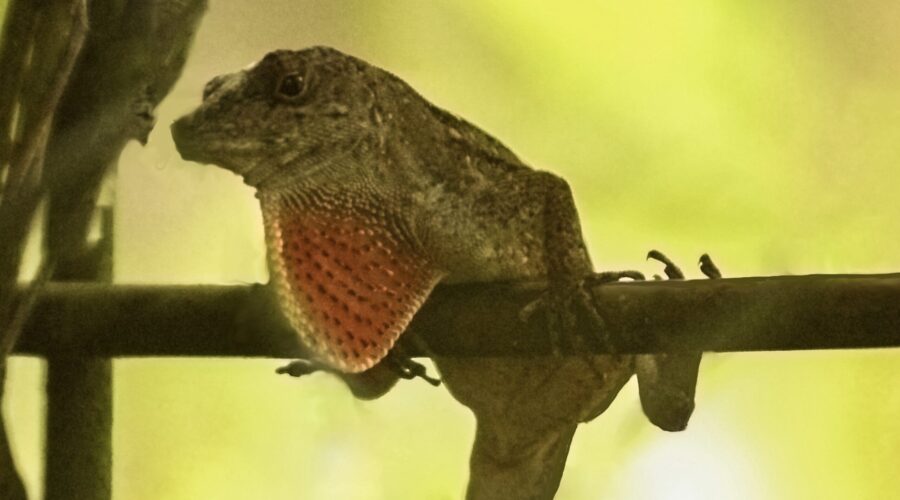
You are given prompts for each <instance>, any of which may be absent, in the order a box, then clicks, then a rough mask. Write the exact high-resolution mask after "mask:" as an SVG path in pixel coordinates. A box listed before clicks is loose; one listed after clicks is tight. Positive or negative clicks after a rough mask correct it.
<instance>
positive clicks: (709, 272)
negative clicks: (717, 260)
mask: <svg viewBox="0 0 900 500" xmlns="http://www.w3.org/2000/svg"><path fill="white" fill-rule="evenodd" d="M700 272H702V273H703V275H704V276H706V277H707V278H709V279H718V278H721V277H722V273H721V272H720V271H719V268H718V267H716V265H715V264H714V263H713V261H712V258H710V256H709V254H708V253H705V254H703V255H701V256H700Z"/></svg>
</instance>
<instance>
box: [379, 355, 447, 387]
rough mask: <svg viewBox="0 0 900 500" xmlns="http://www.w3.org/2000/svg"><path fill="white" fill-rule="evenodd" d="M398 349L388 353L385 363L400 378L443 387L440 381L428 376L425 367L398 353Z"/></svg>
mask: <svg viewBox="0 0 900 500" xmlns="http://www.w3.org/2000/svg"><path fill="white" fill-rule="evenodd" d="M397 349H398V347H397V346H395V347H394V349H392V350H391V351H390V352H388V355H387V357H386V358H385V361H386V362H387V366H388V367H389V368H390V369H391V370H392V371H393V372H394V373H396V374H397V375H398V376H399V377H400V378H402V379H406V380H412V379H415V378H421V379H422V380H424V381H426V382H428V383H429V384H431V385H433V386H435V387H437V386H439V385H441V380H440V379H437V378H434V377H431V376H429V375H428V370H427V369H426V368H425V366H424V365H422V364H420V363H416V362H415V361H413V360H412V358H410V357H408V356H406V355H404V354H403V353H402V352H398V351H397Z"/></svg>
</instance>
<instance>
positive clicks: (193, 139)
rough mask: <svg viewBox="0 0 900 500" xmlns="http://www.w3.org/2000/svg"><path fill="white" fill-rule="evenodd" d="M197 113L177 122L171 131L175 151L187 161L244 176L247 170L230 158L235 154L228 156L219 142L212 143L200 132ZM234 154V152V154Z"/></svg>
mask: <svg viewBox="0 0 900 500" xmlns="http://www.w3.org/2000/svg"><path fill="white" fill-rule="evenodd" d="M194 116H195V113H191V114H188V115H185V116H182V117H181V118H179V119H177V120H175V121H174V122H173V123H172V125H171V127H170V130H171V132H172V139H173V140H174V141H175V150H176V151H178V154H179V155H181V157H182V158H183V159H185V160H187V161H192V162H196V163H202V164H207V165H217V166H219V167H222V168H224V169H226V170H230V171H232V172H234V173H236V174H238V175H244V174H245V173H246V170H247V168H246V167H243V168H242V166H241V165H240V164H236V162H234V161H229V158H230V157H232V156H234V154H228V152H226V151H222V150H221V148H218V147H216V146H215V145H216V144H217V141H210V140H209V138H208V137H205V134H203V133H202V131H200V130H198V127H197V124H196V121H197V120H196V119H195V118H194ZM233 153H234V152H233Z"/></svg>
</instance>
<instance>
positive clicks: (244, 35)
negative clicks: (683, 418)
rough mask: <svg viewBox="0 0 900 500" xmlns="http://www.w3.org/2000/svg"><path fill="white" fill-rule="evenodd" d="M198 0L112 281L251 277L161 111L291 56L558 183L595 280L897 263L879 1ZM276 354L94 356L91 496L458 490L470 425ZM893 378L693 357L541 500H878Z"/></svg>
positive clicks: (890, 104)
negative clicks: (105, 368)
mask: <svg viewBox="0 0 900 500" xmlns="http://www.w3.org/2000/svg"><path fill="white" fill-rule="evenodd" d="M210 3H211V4H212V5H211V6H210V9H209V12H208V14H207V15H206V17H205V19H204V20H203V22H202V24H201V28H200V31H199V32H198V35H197V40H196V44H195V46H194V50H193V52H192V55H191V57H190V60H189V61H188V64H187V66H186V68H185V72H184V76H183V78H182V79H181V81H180V82H179V84H178V85H177V87H176V88H175V90H174V91H173V92H172V94H171V95H170V96H169V97H168V99H166V100H165V101H164V103H163V105H162V106H161V108H160V109H159V113H158V114H159V126H158V127H157V129H156V130H155V131H154V133H153V135H152V136H151V139H150V142H149V144H148V145H147V146H146V147H144V148H141V147H140V146H138V145H137V144H132V145H130V146H129V147H128V148H127V149H126V151H125V153H124V154H123V156H122V160H121V164H120V168H119V175H118V178H117V179H116V180H115V191H116V197H117V206H118V212H117V213H118V215H117V218H118V219H117V232H116V239H115V244H116V254H115V264H116V268H115V275H116V280H117V281H118V282H122V283H230V284H238V283H247V282H253V281H261V280H265V279H266V272H265V266H264V260H263V259H264V250H263V239H262V230H261V220H260V215H259V213H258V209H257V206H256V202H255V200H254V199H253V197H252V192H251V190H250V189H249V188H247V187H245V186H244V185H243V184H242V183H241V182H240V180H239V179H238V178H237V177H235V176H233V175H231V174H229V173H226V172H224V171H222V170H218V169H215V168H212V167H208V166H199V165H196V164H189V163H185V162H183V161H181V160H180V158H179V157H178V155H177V154H176V153H175V150H174V148H173V145H172V140H171V137H170V136H169V132H168V124H169V122H171V121H172V120H173V119H174V118H175V117H177V116H178V115H180V114H182V113H184V112H186V111H188V110H190V109H191V108H192V107H193V106H195V105H197V104H198V103H199V100H200V93H201V89H202V87H203V84H204V82H206V81H207V80H208V79H209V78H211V77H212V76H214V75H216V74H219V73H223V72H230V71H234V70H236V69H238V68H241V67H243V66H245V65H247V64H248V63H250V62H252V61H254V60H257V59H259V58H260V57H262V55H264V54H265V53H266V52H267V51H269V50H272V49H276V48H302V47H305V46H308V45H313V44H325V45H332V46H335V47H337V48H339V49H341V50H344V51H346V52H349V53H351V54H354V55H357V56H359V57H361V58H363V59H365V60H367V61H370V62H372V63H374V64H376V65H378V66H381V67H384V68H386V69H389V70H391V71H393V72H394V73H396V74H398V75H400V76H401V77H402V78H404V79H405V80H407V81H408V82H409V83H411V84H412V85H413V86H414V87H415V88H417V89H418V90H419V91H420V92H421V93H422V94H423V95H425V96H426V97H427V98H429V99H430V100H432V101H433V102H434V103H436V104H438V105H440V106H442V107H445V108H447V109H449V110H452V111H454V112H456V113H458V114H460V115H462V116H465V117H466V118H468V119H470V120H471V121H473V122H474V123H476V124H479V125H480V126H482V127H483V128H484V129H485V130H487V131H488V132H490V133H492V134H493V135H495V136H496V137H498V138H499V139H501V140H502V141H504V142H505V143H506V144H507V145H508V146H510V147H511V148H512V149H513V150H514V151H516V152H517V153H518V154H520V155H521V156H522V157H523V158H525V159H526V160H527V161H529V162H530V163H531V164H532V165H534V166H536V167H539V168H543V169H547V170H551V171H553V172H556V173H558V174H560V175H562V176H564V177H566V178H567V179H569V181H570V183H571V184H572V186H573V189H574V191H575V196H576V200H577V203H578V206H579V208H580V211H581V215H582V218H583V226H584V231H585V235H586V237H587V239H588V243H589V246H590V248H591V251H592V254H593V256H594V259H595V263H596V264H597V265H598V267H600V268H634V267H637V268H639V269H642V270H644V271H647V272H659V269H658V268H655V267H653V266H651V265H650V264H647V263H645V262H644V260H643V256H644V255H645V254H646V252H647V250H649V249H650V248H659V249H661V250H663V251H665V252H667V253H668V254H669V256H670V257H672V258H673V259H675V260H676V261H678V262H679V263H680V264H681V265H682V267H683V268H685V269H687V270H693V269H694V268H693V263H694V262H696V258H697V257H698V256H699V255H700V254H701V253H703V252H709V253H711V254H712V255H713V257H714V258H715V259H716V261H717V262H718V263H719V265H720V267H721V268H722V270H723V272H724V273H725V274H726V275H727V276H743V275H770V274H786V273H790V274H803V273H815V272H827V273H875V272H890V271H900V239H898V237H897V235H898V232H900V202H898V194H900V174H898V172H897V169H898V167H900V57H898V54H900V3H898V2H896V1H894V0H864V1H850V0H835V1H829V2H820V1H814V0H797V1H794V2H777V1H773V0H762V1H758V2H740V1H736V0H728V1H725V0H718V1H713V0H683V1H681V2H668V1H660V0H638V1H634V2H615V1H567V0H560V1H556V2H541V1H537V0H515V1H513V0H505V1H500V0H494V1H489V0H481V1H465V2H462V1H456V2H453V1H433V2H421V1H416V0H379V1H373V0H365V1H362V0H359V1H337V0H319V1H288V0H279V1H261V2H249V1H247V2H236V1H224V0H218V1H216V0H211V2H210ZM2 4H3V2H2V1H0V5H2ZM690 274H692V275H693V276H695V277H696V276H697V275H698V274H699V273H697V272H696V271H693V272H692V273H690ZM278 365H279V362H278V361H274V360H252V361H251V360H212V359H184V360H172V359H158V360H157V359H148V360H125V361H117V362H116V372H115V422H116V425H115V435H114V440H115V459H114V460H115V463H114V474H115V476H114V477H115V479H114V495H115V498H116V499H117V500H132V499H138V500H143V499H176V500H179V499H198V498H215V499H246V498H266V499H296V498H313V499H325V498H328V499H331V498H335V499H406V498H423V499H432V498H433V499H453V498H460V497H461V496H462V492H463V491H464V487H465V481H466V477H467V460H468V447H469V444H470V442H471V440H472V438H473V434H474V428H473V421H472V418H471V416H470V415H469V413H468V412H467V411H466V410H465V409H464V408H462V407H460V406H458V405H457V404H455V403H454V402H453V401H452V400H451V398H450V397H449V395H448V394H446V392H445V391H443V390H435V389H432V388H431V387H429V386H428V385H427V384H424V383H421V382H415V383H403V384H400V386H399V387H397V389H396V390H394V391H393V392H391V393H390V394H389V395H388V396H386V397H384V398H383V399H382V400H379V401H376V402H368V403H364V402H358V401H355V400H353V399H352V397H351V396H350V395H349V393H348V392H347V391H346V390H345V389H344V388H343V386H342V385H341V384H340V383H339V382H337V381H336V380H334V379H331V378H328V377H327V376H324V375H322V376H319V375H317V376H313V377H310V378H309V379H307V380H303V381H296V380H289V379H286V378H282V377H276V376H275V375H273V373H272V370H273V369H274V368H275V367H276V366H278ZM42 376H43V367H42V364H41V362H40V361H38V360H34V359H27V358H14V359H13V360H12V363H11V372H10V376H9V385H8V397H7V398H6V401H5V407H4V408H3V411H5V412H6V415H7V417H8V418H9V419H10V420H11V421H10V427H11V431H12V440H13V443H14V447H15V450H16V454H17V459H18V462H19V464H20V467H21V469H22V470H23V472H24V475H25V477H26V480H27V482H28V486H29V489H30V491H31V493H32V495H33V497H34V498H40V491H41V485H40V480H41V472H40V471H41V447H42V439H43V438H42V424H41V421H42V418H43V400H42V396H41V394H42V388H41V383H42ZM898 381H900V351H898V350H882V351H834V352H808V353H759V354H734V355H708V356H707V357H706V358H705V361H704V364H703V366H702V369H701V373H700V383H699V388H698V391H697V401H698V408H697V410H696V412H695V414H694V417H693V420H692V422H691V425H690V427H689V429H688V430H687V431H686V432H683V433H679V434H666V433H663V432H662V431H659V430H658V429H656V428H654V427H652V426H651V425H650V424H649V423H648V422H647V421H646V420H645V419H644V418H643V416H642V414H641V413H640V410H639V405H638V402H637V391H636V387H635V385H634V382H633V381H632V383H630V384H629V385H628V386H627V387H626V388H625V389H624V390H623V392H622V394H621V395H620V396H619V399H618V401H616V403H614V405H613V407H612V408H611V409H610V410H609V411H608V412H607V413H606V414H604V415H603V416H601V417H600V418H598V419H597V420H595V421H594V422H593V423H591V424H589V425H587V426H583V427H582V429H581V430H580V431H579V434H578V436H577V437H576V440H575V444H574V446H573V449H572V452H571V456H570V460H569V465H568V468H567V470H566V473H565V476H564V477H563V482H562V486H561V488H560V492H559V495H558V498H560V499H588V498H614V499H846V498H854V499H882V498H889V497H895V496H897V495H898V494H900V476H898V475H897V474H896V473H897V463H898V459H900V429H898V425H897V422H898V417H900V390H898V389H897V386H898Z"/></svg>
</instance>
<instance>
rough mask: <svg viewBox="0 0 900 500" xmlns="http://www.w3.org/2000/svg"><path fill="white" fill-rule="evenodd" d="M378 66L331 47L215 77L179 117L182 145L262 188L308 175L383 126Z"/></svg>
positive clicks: (175, 130)
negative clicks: (191, 108) (378, 104)
mask: <svg viewBox="0 0 900 500" xmlns="http://www.w3.org/2000/svg"><path fill="white" fill-rule="evenodd" d="M377 71H380V70H378V69H376V68H374V67H372V66H369V65H368V64H366V63H364V62H363V61H360V60H358V59H356V58H353V57H351V56H348V55H346V54H343V53H341V52H339V51H337V50H334V49H330V48H326V47H312V48H308V49H304V50H300V51H287V50H279V51H275V52H271V53H269V54H267V55H266V56H265V57H264V58H263V59H262V60H261V61H259V62H257V63H255V64H253V65H251V66H250V67H248V68H246V69H244V70H242V71H238V72H236V73H230V74H225V75H220V76H217V77H215V78H213V79H212V80H210V81H209V83H207V84H206V87H205V88H204V90H203V102H202V104H201V105H200V106H199V107H198V108H197V109H195V110H194V111H193V112H191V113H190V114H188V115H185V116H183V117H181V118H180V119H178V120H177V121H176V122H175V123H173V124H172V136H173V138H174V139H175V145H176V147H177V148H178V152H179V153H180V154H181V156H182V157H183V158H184V159H186V160H191V161H196V162H200V163H212V164H216V165H219V166H221V167H223V168H226V169H228V170H231V171H233V172H235V173H237V174H239V175H241V176H243V177H244V180H245V182H246V183H247V184H250V185H252V186H255V187H258V188H260V187H262V185H263V184H264V183H266V181H269V180H270V179H273V176H274V177H280V176H277V175H275V174H278V173H279V172H285V171H287V172H289V173H290V176H291V177H293V176H294V175H295V174H300V175H302V174H303V173H304V172H308V171H310V170H313V169H315V168H316V167H317V166H321V165H323V164H325V163H327V162H328V160H329V156H330V155H335V154H338V153H339V152H346V151H348V150H352V148H354V147H355V146H356V145H358V144H359V143H360V141H361V140H362V139H364V138H366V137H373V136H375V134H379V133H380V131H379V128H380V127H379V125H380V116H379V115H378V113H377V112H373V108H374V106H375V100H376V97H375V94H374V91H373V85H372V82H373V81H374V80H375V79H377V78H378V76H377V75H375V74H373V73H374V72H377ZM281 177H283V176H281Z"/></svg>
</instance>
